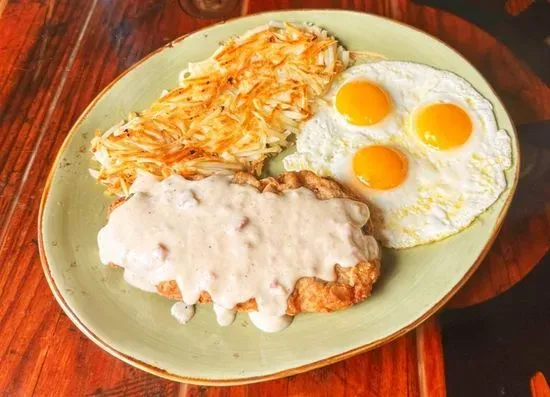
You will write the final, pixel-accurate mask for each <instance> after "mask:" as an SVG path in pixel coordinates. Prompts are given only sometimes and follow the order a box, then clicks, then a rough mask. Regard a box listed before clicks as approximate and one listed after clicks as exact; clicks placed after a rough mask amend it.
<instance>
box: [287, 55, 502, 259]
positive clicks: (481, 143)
mask: <svg viewBox="0 0 550 397" xmlns="http://www.w3.org/2000/svg"><path fill="white" fill-rule="evenodd" d="M325 101H326V105H324V106H323V105H319V107H318V110H317V112H316V114H315V115H314V116H313V117H312V118H311V119H310V120H309V121H308V122H306V123H305V125H304V127H303V129H302V130H301V132H300V134H299V135H298V138H297V141H296V153H294V154H292V155H289V156H287V157H286V158H285V159H284V160H283V163H284V166H285V168H286V169H287V170H301V169H310V170H312V171H315V172H317V173H318V174H320V175H323V176H333V177H334V178H336V179H338V180H339V181H340V182H342V183H344V184H346V185H348V186H349V187H351V188H352V189H353V190H355V191H357V192H358V193H360V194H361V195H362V196H363V197H364V198H365V200H366V201H367V202H368V203H369V204H370V205H371V208H372V212H373V214H372V217H373V221H374V224H375V229H376V234H377V237H378V239H379V240H380V241H381V242H382V243H383V244H384V245H385V246H388V247H395V248H406V247H412V246H415V245H419V244H425V243H429V242H433V241H437V240H440V239H442V238H444V237H447V236H449V235H451V234H454V233H457V232H458V231H460V230H462V229H464V228H465V227H467V226H468V225H469V224H470V223H471V222H472V221H473V220H474V219H475V218H476V217H477V216H478V215H480V214H481V213H482V212H484V211H485V210H486V209H487V208H488V207H489V206H490V205H491V204H493V203H494V202H495V201H496V200H497V198H498V197H499V195H500V194H501V193H502V191H504V189H505V188H506V179H505V176H504V170H506V169H507V168H509V167H510V166H511V143H510V137H509V136H508V134H507V133H506V131H503V130H499V129H498V128H497V124H496V120H495V117H494V115H493V112H492V105H491V104H490V102H489V101H488V100H486V99H485V98H483V97H482V96H481V95H480V94H479V93H478V92H477V91H476V90H475V89H474V88H473V87H472V86H471V85H470V84H469V83H468V82H467V81H465V80H464V79H462V78H461V77H459V76H457V75H455V74H453V73H450V72H446V71H441V70H437V69H434V68H432V67H429V66H426V65H421V64H416V63H410V62H396V61H380V62H375V63H370V64H363V65H359V66H355V67H351V68H349V69H348V70H346V71H345V72H344V73H342V74H341V75H340V77H339V79H338V80H337V81H335V84H334V85H333V87H332V89H331V90H330V91H329V92H328V94H327V95H326V97H325Z"/></svg>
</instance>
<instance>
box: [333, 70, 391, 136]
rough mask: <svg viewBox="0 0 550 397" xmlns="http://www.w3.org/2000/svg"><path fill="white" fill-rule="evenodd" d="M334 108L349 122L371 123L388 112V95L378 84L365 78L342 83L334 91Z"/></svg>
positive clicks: (356, 123)
mask: <svg viewBox="0 0 550 397" xmlns="http://www.w3.org/2000/svg"><path fill="white" fill-rule="evenodd" d="M335 104H336V110H337V111H338V112H339V113H340V114H342V115H343V116H344V117H345V118H346V119H347V121H348V122H349V123H351V124H355V125H373V124H376V123H378V122H379V121H380V120H382V119H383V118H384V117H386V115H387V114H388V113H389V112H390V108H391V101H390V97H389V96H388V94H387V93H386V91H384V90H383V89H382V88H380V87H379V86H377V85H375V84H372V83H370V82H368V81H365V80H356V81H351V82H349V83H346V84H344V85H343V86H342V87H341V88H340V89H339V90H338V92H337V93H336V99H335Z"/></svg>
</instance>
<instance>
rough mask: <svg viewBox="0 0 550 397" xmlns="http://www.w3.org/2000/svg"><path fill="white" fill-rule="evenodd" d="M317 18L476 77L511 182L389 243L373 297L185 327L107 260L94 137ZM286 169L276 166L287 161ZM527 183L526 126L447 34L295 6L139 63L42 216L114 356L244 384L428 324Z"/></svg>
mask: <svg viewBox="0 0 550 397" xmlns="http://www.w3.org/2000/svg"><path fill="white" fill-rule="evenodd" d="M271 20H277V21H300V22H303V21H309V22H313V23H315V24H317V25H320V26H322V27H324V28H326V29H327V30H328V31H330V32H331V33H332V34H334V35H335V36H336V37H337V38H338V39H340V40H341V42H342V43H343V44H344V45H345V46H346V47H347V48H348V49H352V50H368V51H374V52H379V53H382V54H384V55H386V56H387V57H388V58H389V59H394V60H408V61H416V62H420V63H425V64H428V65H432V66H434V67H437V68H440V69H446V70H450V71H453V72H455V73H457V74H459V75H460V76H462V77H464V78H465V79H466V80H468V81H469V82H470V83H471V84H473V85H474V87H476V89H477V90H478V91H479V92H481V93H482V94H483V95H484V96H485V97H486V98H488V99H489V100H490V101H491V102H492V103H493V105H494V108H495V115H496V118H497V121H498V124H499V127H500V128H504V129H506V130H507V131H508V132H509V133H510V135H511V137H512V144H513V156H514V161H513V166H512V168H510V169H509V170H508V172H507V174H506V178H507V181H508V188H507V189H506V191H505V192H504V193H503V194H502V195H501V197H500V198H499V200H498V201H497V202H496V203H495V204H494V205H493V206H492V207H491V208H490V209H489V210H488V211H487V212H486V213H484V214H483V215H482V216H481V217H479V218H478V219H477V220H476V221H475V222H474V223H473V224H472V225H471V226H470V227H469V228H468V229H466V230H465V231H463V232H462V233H459V234H457V235H455V236H454V237H450V238H448V239H445V240H443V241H440V242H438V243H435V244H430V245H425V246H422V247H418V248H412V249H407V250H401V251H395V250H385V251H384V252H383V258H382V259H383V260H382V276H381V279H380V281H379V282H378V283H377V284H376V286H375V290H374V294H373V296H372V298H370V299H368V300H367V301H366V302H364V303H362V304H360V305H357V306H355V307H353V308H350V309H348V310H344V311H341V312H336V313H330V314H303V315H299V316H297V318H296V319H295V321H294V322H293V324H292V325H291V326H290V327H289V328H287V329H286V330H284V331H283V332H280V333H276V334H266V333H262V332H261V331H259V330H258V329H256V328H255V327H254V326H252V325H251V324H250V323H249V320H248V317H247V316H246V315H242V314H241V315H239V316H238V317H237V320H236V321H235V323H234V324H233V325H232V326H230V327H227V328H222V327H219V326H218V325H217V323H216V320H215V316H214V313H213V311H212V309H211V308H210V307H200V308H198V310H197V314H196V315H195V317H194V319H193V321H191V322H190V323H188V324H186V325H185V326H181V325H179V324H178V323H177V322H176V321H175V320H174V319H173V318H172V317H171V315H170V306H171V302H170V301H169V300H167V299H164V298H162V297H160V296H157V295H156V294H148V293H146V292H142V291H140V290H137V289H135V288H132V287H130V286H129V285H127V284H126V283H125V282H124V281H123V280H122V277H121V272H120V271H118V270H114V269H110V268H108V267H106V266H103V265H102V264H101V263H100V261H99V257H98V249H97V243H96V235H97V232H98V230H99V229H100V228H101V227H102V226H103V225H104V223H105V221H106V211H107V206H108V204H109V202H110V201H111V200H110V199H109V198H107V197H105V196H104V195H103V187H102V186H99V185H97V184H96V183H95V182H94V180H93V179H92V178H91V177H90V176H89V174H88V167H90V164H91V163H90V155H89V151H88V149H89V144H90V139H91V138H92V136H93V134H94V131H95V129H96V128H100V129H102V130H106V129H107V128H109V127H110V126H112V125H113V124H115V123H116V122H118V121H119V120H121V119H123V118H125V117H126V116H127V114H128V113H129V111H131V110H141V109H143V108H145V107H147V106H148V105H149V104H151V103H152V102H153V101H154V100H155V99H156V98H158V96H159V95H160V93H161V91H162V90H163V89H165V88H172V87H175V86H176V85H177V76H178V73H179V72H180V70H182V69H183V68H184V67H185V66H186V64H187V62H190V61H199V60H202V59H204V58H207V57H208V56H209V55H211V54H212V53H213V52H214V50H215V49H216V48H217V47H218V43H219V42H220V41H223V40H224V39H227V38H228V37H229V36H231V35H234V34H240V33H244V32H245V31H246V30H248V29H251V28H254V27H257V26H259V25H262V24H265V23H267V22H268V21H271ZM275 168H276V167H275ZM517 179H518V145H517V138H516V135H515V132H514V127H513V125H512V123H511V121H510V118H509V117H508V115H507V113H506V111H505V109H504V107H503V106H502V103H501V102H500V100H499V99H498V98H497V97H496V95H495V93H494V92H493V90H492V89H491V87H490V86H489V84H488V83H487V82H486V81H485V79H484V78H483V77H482V76H481V74H480V73H479V72H477V71H476V70H475V69H474V68H473V67H472V65H470V64H469V63H468V62H467V61H466V60H465V59H464V58H462V56H460V55H459V54H458V53H457V52H455V51H454V50H453V49H451V48H449V47H448V46H446V45H445V44H443V43H442V42H440V41H439V40H437V39H435V38H433V37H431V36H429V35H427V34H425V33H422V32H420V31H418V30H415V29H412V28H410V27H407V26H406V25H403V24H400V23H397V22H394V21H391V20H388V19H385V18H381V17H378V16H373V15H369V14H364V13H356V12H347V11H327V10H313V11H288V12H271V13H264V14H258V15H253V16H248V17H244V18H240V19H236V20H232V21H229V22H226V23H224V24H219V25H215V26H212V27H209V28H207V29H203V30H200V31H198V32H196V33H193V34H191V35H188V36H186V37H183V38H181V39H179V40H176V41H175V42H173V43H171V44H170V45H168V46H166V47H163V48H161V49H159V50H157V51H156V52H154V53H153V54H151V55H149V56H148V57H146V58H145V59H144V60H142V61H140V62H139V63H138V64H136V65H134V66H133V67H132V68H131V69H130V70H128V71H127V72H126V73H124V74H123V75H122V76H120V77H119V78H118V79H117V80H116V81H115V82H113V83H112V84H110V85H109V86H108V87H107V88H106V89H105V90H104V91H103V92H102V93H101V94H100V95H99V96H98V97H97V98H96V99H95V100H94V101H93V102H92V103H91V104H90V106H88V108H87V109H86V110H85V111H84V113H83V115H82V116H81V117H80V118H79V119H78V121H77V122H76V124H75V125H74V127H73V128H72V129H71V131H70V132H69V134H68V136H67V138H66V140H65V142H64V144H63V146H62V147H61V149H60V152H59V154H58V156H57V158H56V160H55V164H54V165H53V168H52V171H51V173H50V176H49V178H48V180H47V183H46V188H45V190H44V194H43V197H42V203H41V210H40V214H39V234H40V238H39V242H40V254H41V258H42V263H43V267H44V272H45V274H46V278H47V280H48V283H49V285H50V287H51V289H52V291H53V293H54V295H55V297H56V299H57V300H58V302H59V304H60V305H61V307H62V308H63V310H64V311H65V312H66V313H67V315H68V316H69V317H70V318H71V320H72V321H73V322H74V323H75V324H76V325H77V326H78V328H80V330H81V331H82V332H83V333H84V334H86V335H87V336H88V337H89V338H90V339H92V340H93V341H94V342H95V343H97V344H98V345H99V346H100V347H101V348H103V349H104V350H106V351H108V352H109V353H111V354H112V355H114V356H116V357H118V358H120V359H122V360H124V361H126V362H127V363H129V364H131V365H134V366H136V367H138V368H141V369H143V370H145V371H148V372H151V373H154V374H156V375H159V376H162V377H166V378H169V379H173V380H177V381H181V382H187V383H197V384H217V385H227V384H241V383H249V382H256V381H261V380H266V379H272V378H277V377H282V376H287V375H291V374H296V373H299V372H303V371H306V370H309V369H312V368H316V367H320V366H323V365H327V364H330V363H332V362H335V361H338V360H342V359H344V358H346V357H350V356H352V355H354V354H357V353H359V352H363V351H365V350H368V349H372V348H374V347H376V346H379V345H381V344H383V343H386V342H388V341H390V340H392V339H394V338H396V337H398V336H400V335H402V334H404V333H406V332H407V331H409V330H411V329H412V328H414V327H416V326H417V325H419V324H420V323H421V322H422V321H424V320H426V319H427V318H428V317H429V316H430V315H431V314H433V313H434V312H435V311H436V310H437V309H438V308H440V307H441V306H442V305H443V304H444V303H445V302H446V301H447V300H448V299H449V298H450V297H451V296H452V295H453V294H454V293H455V292H456V291H457V290H458V288H459V287H460V286H461V285H462V284H463V283H464V282H465V281H466V280H467V279H468V277H469V276H470V275H471V274H472V273H473V271H474V270H475V269H476V267H477V266H478V265H479V263H480V262H481V260H482V258H483V257H484V256H485V254H486V253H487V250H488V249H489V247H490V245H491V243H492V241H493V240H494V238H495V235H496V233H497V232H498V230H499V227H500V225H501V223H502V219H503V217H504V214H505V212H506V209H507V208H508V205H509V204H510V200H511V198H512V194H513V191H514V189H515V186H516V183H517Z"/></svg>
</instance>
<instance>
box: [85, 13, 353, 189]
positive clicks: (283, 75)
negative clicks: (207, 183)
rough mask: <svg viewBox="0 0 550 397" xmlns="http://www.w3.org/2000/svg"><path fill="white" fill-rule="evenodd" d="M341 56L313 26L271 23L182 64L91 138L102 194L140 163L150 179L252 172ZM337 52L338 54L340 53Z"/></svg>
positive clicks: (297, 122) (322, 87)
mask: <svg viewBox="0 0 550 397" xmlns="http://www.w3.org/2000/svg"><path fill="white" fill-rule="evenodd" d="M348 58H349V57H348V54H347V53H346V52H344V51H343V50H342V48H341V47H339V46H338V42H337V41H336V40H335V39H334V38H332V37H329V36H328V35H327V33H326V32H325V31H323V30H321V29H320V28H318V27H315V26H306V25H300V26H294V25H290V24H284V25H281V24H270V25H267V26H264V27H261V28H259V29H255V30H254V31H251V32H248V33H247V34H245V35H244V36H242V37H240V38H232V39H230V40H228V41H227V42H226V43H225V44H224V45H223V46H221V47H220V48H219V49H218V50H217V51H216V52H215V53H214V55H213V56H212V57H211V58H209V59H207V60H205V61H203V62H199V63H194V64H189V67H188V69H187V70H185V71H183V72H182V74H181V76H180V77H181V78H180V87H178V88H175V89H173V90H171V91H168V92H166V93H165V94H164V95H163V96H162V97H161V98H160V99H159V100H158V101H156V102H155V103H153V104H152V105H151V107H149V108H148V109H145V110H144V111H142V112H141V113H139V114H137V113H132V114H130V115H129V117H128V120H126V121H124V122H121V123H119V124H117V125H115V126H114V127H112V128H110V129H109V130H107V131H106V132H104V133H101V132H100V131H97V132H96V136H95V138H93V140H92V149H91V150H92V152H93V153H94V158H95V159H96V160H97V161H98V162H99V163H100V168H99V170H91V171H90V172H91V174H92V175H93V176H94V177H95V178H96V179H97V181H98V182H100V183H103V184H105V185H106V186H107V193H108V194H118V195H126V194H127V192H128V187H129V186H130V185H131V184H132V182H133V181H134V179H135V177H136V174H137V172H139V170H141V171H145V172H148V173H151V174H153V175H155V176H158V177H166V176H169V175H172V174H174V173H177V174H181V175H184V176H188V175H194V174H202V175H209V174H212V173H231V172H235V171H236V170H246V171H249V172H254V173H256V174H258V173H259V172H261V169H262V166H263V161H264V160H265V158H266V157H267V156H269V155H272V154H276V153H278V152H280V151H281V150H282V149H283V148H284V147H285V146H287V145H288V137H289V136H290V135H291V134H296V133H298V132H299V129H300V126H301V124H302V123H303V122H304V121H305V120H307V119H308V118H309V117H310V116H311V114H312V112H313V111H312V105H313V104H314V102H315V100H316V99H317V98H318V97H320V96H322V95H323V94H324V93H326V91H327V90H328V89H329V88H330V86H331V84H332V81H333V79H334V77H335V76H336V74H337V73H339V72H340V71H341V70H342V69H343V68H345V66H346V65H345V63H347V59H348ZM343 60H344V61H343Z"/></svg>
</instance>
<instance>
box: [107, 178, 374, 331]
mask: <svg viewBox="0 0 550 397" xmlns="http://www.w3.org/2000/svg"><path fill="white" fill-rule="evenodd" d="M144 230H146V231H147V232H146V233H144V232H143V231H144ZM370 234H371V229H370V224H369V209H368V207H367V206H366V204H364V203H362V202H360V201H357V200H356V199H355V197H354V196H353V195H352V194H350V193H349V192H347V191H346V190H345V189H344V188H343V187H341V186H340V185H339V184H337V183H336V182H334V181H332V180H329V179H326V178H322V177H319V176H317V175H315V174H313V173H312V172H309V171H301V172H296V173H294V172H290V173H285V174H282V175H280V176H279V177H277V178H273V177H269V178H265V179H262V180H257V179H256V178H255V177H253V176H252V175H250V174H247V173H236V174H235V175H233V176H232V177H229V176H221V175H220V176H210V177H206V178H203V177H195V180H189V179H184V178H183V177H180V176H178V175H174V176H171V177H169V178H166V179H164V180H162V181H161V180H157V179H156V178H154V177H152V176H150V175H146V174H142V175H140V176H138V179H137V180H136V182H135V183H134V184H133V185H132V187H131V196H130V197H129V198H128V199H123V200H120V201H119V202H117V203H116V204H115V205H114V208H113V210H112V212H111V214H110V216H109V221H108V223H107V225H106V226H105V227H104V228H103V229H102V230H101V231H100V232H99V235H98V244H99V253H100V258H101V261H102V262H103V263H105V264H114V265H117V266H120V267H123V268H124V269H125V279H126V280H127V281H128V282H129V283H131V284H132V285H134V286H137V287H139V288H141V289H144V290H147V291H151V292H158V293H160V294H161V295H164V296H166V297H168V298H172V299H178V300H182V301H183V302H184V303H182V302H178V303H176V305H175V306H174V308H173V314H174V315H175V316H177V317H179V319H180V321H182V322H185V321H187V320H188V319H189V317H190V316H192V314H193V309H192V308H190V307H189V306H190V305H193V304H195V303H209V302H213V303H214V308H215V311H216V314H217V317H218V321H219V323H220V324H222V325H228V324H229V323H231V319H232V318H233V316H234V312H235V311H250V312H252V313H253V314H252V315H251V321H252V322H253V323H254V324H256V325H257V326H258V327H260V328H262V329H264V330H266V331H274V330H278V329H280V328H281V327H283V326H284V325H287V324H288V321H289V317H285V316H293V315H295V314H298V313H300V312H326V311H334V310H339V309H343V308H346V307H349V306H351V305H353V304H355V303H358V302H361V301H363V300H364V299H366V298H367V297H368V296H369V295H370V292H371V289H372V286H373V284H374V282H375V281H376V280H377V278H378V276H379V272H380V251H379V248H378V244H377V242H376V240H375V239H374V238H373V237H372V236H371V235H370ZM273 327H275V328H273Z"/></svg>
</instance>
